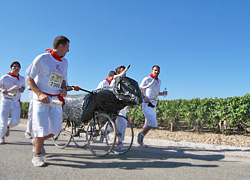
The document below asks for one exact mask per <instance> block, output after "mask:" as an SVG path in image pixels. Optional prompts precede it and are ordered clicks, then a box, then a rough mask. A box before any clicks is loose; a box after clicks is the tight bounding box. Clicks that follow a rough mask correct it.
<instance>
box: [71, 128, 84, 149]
mask: <svg viewBox="0 0 250 180" xmlns="http://www.w3.org/2000/svg"><path fill="white" fill-rule="evenodd" d="M73 124H74V128H73V135H72V140H73V142H74V143H75V145H76V146H77V147H79V148H83V147H85V146H86V145H87V137H86V131H85V130H84V124H80V125H78V124H76V123H73Z"/></svg>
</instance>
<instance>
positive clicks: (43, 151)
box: [32, 139, 46, 156]
mask: <svg viewBox="0 0 250 180" xmlns="http://www.w3.org/2000/svg"><path fill="white" fill-rule="evenodd" d="M35 142H36V141H35V139H32V144H33V147H32V152H33V153H36V146H35ZM41 155H42V156H45V155H46V151H45V149H44V145H43V146H42V149H41Z"/></svg>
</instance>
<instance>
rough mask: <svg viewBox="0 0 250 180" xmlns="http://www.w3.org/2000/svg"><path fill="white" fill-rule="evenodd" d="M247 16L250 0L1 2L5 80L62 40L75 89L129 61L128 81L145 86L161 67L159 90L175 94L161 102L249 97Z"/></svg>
mask: <svg viewBox="0 0 250 180" xmlns="http://www.w3.org/2000/svg"><path fill="white" fill-rule="evenodd" d="M249 19H250V1H248V0H237V1H235V0H154V1H153V0H72V1H68V0H43V1H38V0H23V1H19V0H8V1H6V0H0V27H1V28H0V37H1V43H0V60H1V66H0V75H1V76H2V75H4V74H6V73H8V72H9V71H10V68H9V66H10V64H11V62H13V61H14V60H18V61H19V62H20V63H21V65H22V69H21V72H20V74H21V75H24V72H25V70H26V69H27V67H28V66H29V65H30V63H31V62H32V61H33V59H34V58H35V57H36V56H37V55H39V54H41V53H44V52H45V49H47V48H52V42H53V39H54V38H55V37H56V36H58V35H64V36H66V37H68V38H69V39H70V41H71V42H70V52H69V53H68V54H67V55H66V58H67V59H68V61H69V69H68V80H69V84H71V85H79V86H81V87H82V88H85V89H88V90H93V89H95V88H96V87H97V85H98V83H99V82H100V81H102V80H103V79H105V78H106V77H107V74H108V72H109V71H110V70H114V69H115V68H116V67H117V66H119V65H125V66H127V65H129V64H130V65H131V68H130V70H129V71H128V73H127V76H129V77H131V78H133V79H135V80H136V81H138V83H139V84H140V82H141V81H142V79H143V78H144V77H145V76H148V75H149V74H150V72H151V67H152V66H153V65H155V64H157V65H159V66H160V67H161V74H160V76H159V77H160V79H161V80H162V88H161V90H164V88H165V87H167V90H168V91H169V95H168V96H167V97H165V98H161V99H166V100H167V99H169V100H172V99H192V98H197V97H199V98H201V99H202V98H205V97H208V98H210V97H211V98H215V97H219V98H220V97H221V98H226V97H232V96H244V95H245V94H246V93H249V92H250V86H249V76H250V71H249V68H250V61H249V60H250V20H249ZM78 93H79V92H78ZM28 94H29V92H28V91H25V93H24V94H23V96H22V101H25V102H26V101H29V98H28ZM70 94H75V93H74V92H70Z"/></svg>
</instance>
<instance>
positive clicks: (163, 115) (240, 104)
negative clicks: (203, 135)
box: [127, 94, 250, 134]
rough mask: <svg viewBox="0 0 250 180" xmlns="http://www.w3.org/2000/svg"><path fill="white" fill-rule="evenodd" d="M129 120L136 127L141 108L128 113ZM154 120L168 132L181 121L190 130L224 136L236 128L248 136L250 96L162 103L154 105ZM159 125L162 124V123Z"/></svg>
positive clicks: (142, 116) (139, 120)
mask: <svg viewBox="0 0 250 180" xmlns="http://www.w3.org/2000/svg"><path fill="white" fill-rule="evenodd" d="M127 115H128V117H129V118H130V119H132V120H133V121H134V122H135V123H140V122H143V121H144V115H143V112H142V108H141V106H139V107H138V108H135V109H131V110H129V112H128V113H127ZM157 119H158V121H159V122H163V124H164V123H165V125H166V126H168V127H169V129H170V130H171V131H174V129H175V128H178V126H180V125H181V124H180V123H178V122H179V121H180V120H182V121H185V122H186V124H187V125H188V126H189V127H190V128H194V130H195V131H200V130H202V129H204V128H207V129H211V130H214V131H215V132H218V131H221V132H222V133H224V134H226V133H227V132H229V131H230V130H232V128H233V127H234V128H235V127H237V128H238V129H242V130H244V131H245V132H247V127H248V126H250V95H249V94H246V95H245V96H243V97H241V96H240V97H229V98H214V99H213V98H205V99H199V98H195V99H191V100H183V99H177V100H162V101H159V102H158V105H157ZM161 124H162V123H161Z"/></svg>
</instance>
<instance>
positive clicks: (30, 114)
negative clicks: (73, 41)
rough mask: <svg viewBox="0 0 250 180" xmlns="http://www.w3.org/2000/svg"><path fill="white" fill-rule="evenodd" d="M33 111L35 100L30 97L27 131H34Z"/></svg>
mask: <svg viewBox="0 0 250 180" xmlns="http://www.w3.org/2000/svg"><path fill="white" fill-rule="evenodd" d="M32 112H33V100H32V99H30V104H29V112H28V121H27V129H26V132H27V133H31V132H32Z"/></svg>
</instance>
